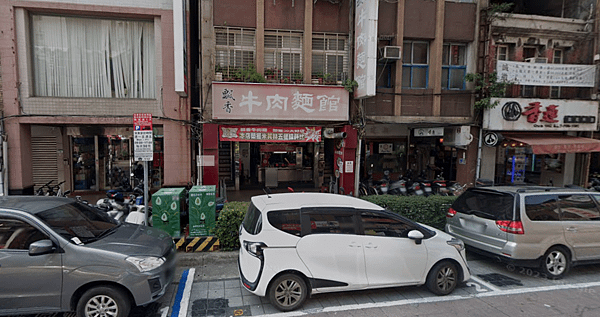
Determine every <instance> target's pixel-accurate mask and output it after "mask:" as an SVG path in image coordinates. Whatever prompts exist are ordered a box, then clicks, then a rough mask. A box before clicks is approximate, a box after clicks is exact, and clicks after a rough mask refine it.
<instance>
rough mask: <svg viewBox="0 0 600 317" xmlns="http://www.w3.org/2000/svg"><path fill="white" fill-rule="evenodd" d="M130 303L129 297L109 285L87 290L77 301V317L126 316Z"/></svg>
mask: <svg viewBox="0 0 600 317" xmlns="http://www.w3.org/2000/svg"><path fill="white" fill-rule="evenodd" d="M130 309H131V304H130V301H129V297H128V296H127V295H126V294H125V293H123V292H122V291H121V290H119V289H117V288H115V287H111V286H99V287H94V288H91V289H89V290H87V291H86V292H85V293H83V295H82V296H81V298H80V299H79V302H77V317H127V316H128V315H129V310H130Z"/></svg>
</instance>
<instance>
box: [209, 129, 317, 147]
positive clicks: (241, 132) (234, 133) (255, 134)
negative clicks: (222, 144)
mask: <svg viewBox="0 0 600 317" xmlns="http://www.w3.org/2000/svg"><path fill="white" fill-rule="evenodd" d="M219 140H221V141H239V142H287V143H289V142H321V127H269V126H235V125H222V126H219Z"/></svg>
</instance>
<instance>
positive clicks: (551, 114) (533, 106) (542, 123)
mask: <svg viewBox="0 0 600 317" xmlns="http://www.w3.org/2000/svg"><path fill="white" fill-rule="evenodd" d="M496 100H497V101H499V103H498V105H497V106H496V107H494V108H491V109H486V110H485V111H484V112H483V128H484V129H488V130H495V131H506V130H510V131H596V130H597V129H598V102H597V101H586V100H564V99H526V98H515V99H509V98H493V99H492V102H494V101H496Z"/></svg>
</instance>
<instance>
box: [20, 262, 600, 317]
mask: <svg viewBox="0 0 600 317" xmlns="http://www.w3.org/2000/svg"><path fill="white" fill-rule="evenodd" d="M467 258H468V263H469V266H470V268H471V273H472V279H471V280H470V281H469V282H467V283H465V284H463V285H461V286H460V287H458V288H457V289H456V290H455V291H454V292H453V293H452V294H450V295H448V296H435V295H433V294H432V293H430V292H429V291H428V290H427V289H426V288H425V287H423V286H422V287H395V288H385V289H377V290H366V291H353V292H340V293H330V294H319V295H315V296H313V297H311V298H310V299H308V300H307V302H306V304H305V305H304V306H303V307H302V308H301V309H300V310H297V311H293V312H289V313H281V312H279V311H277V310H276V309H275V308H273V306H272V305H271V304H270V303H269V302H268V300H266V299H265V298H260V297H257V296H255V295H253V294H251V293H249V292H247V291H246V290H244V289H243V288H242V287H241V285H240V282H239V279H238V272H237V252H206V253H180V254H178V269H177V274H176V280H175V281H174V283H173V284H172V285H171V286H170V288H169V290H168V292H167V294H166V295H165V296H163V297H162V298H161V299H160V300H159V301H158V302H157V303H154V304H151V305H148V306H146V307H137V308H135V309H133V310H132V312H131V314H130V316H132V317H142V316H143V317H206V316H216V317H217V316H219V317H220V316H265V315H268V316H269V317H276V316H486V317H496V316H498V317H500V316H501V317H505V316H600V300H599V298H600V297H599V295H600V265H586V266H578V267H574V268H572V269H571V271H570V273H569V274H568V275H567V276H566V277H565V278H564V279H562V280H558V281H553V280H548V279H546V278H544V277H543V276H541V274H540V273H539V272H537V271H536V270H531V269H525V268H519V267H516V268H515V267H510V266H506V265H503V264H501V263H497V262H495V261H494V260H492V259H489V258H485V257H481V256H478V255H474V254H471V253H469V254H468V257H467ZM32 316H33V315H31V316H27V317H32ZM37 316H39V317H50V316H52V317H54V316H56V317H60V316H69V317H70V316H74V314H72V313H69V314H53V315H50V314H45V315H44V314H41V315H37Z"/></svg>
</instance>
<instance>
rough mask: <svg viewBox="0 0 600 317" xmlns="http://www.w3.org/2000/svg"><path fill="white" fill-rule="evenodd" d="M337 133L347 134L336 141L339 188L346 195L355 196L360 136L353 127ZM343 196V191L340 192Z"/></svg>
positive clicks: (335, 168)
mask: <svg viewBox="0 0 600 317" xmlns="http://www.w3.org/2000/svg"><path fill="white" fill-rule="evenodd" d="M336 132H346V138H344V139H338V140H336V146H335V153H334V156H333V157H334V164H335V165H334V173H336V172H335V171H338V172H339V175H340V178H339V187H340V188H344V194H346V195H349V194H350V193H353V194H354V191H355V188H354V179H355V177H356V175H355V173H354V169H355V167H356V147H357V145H358V134H357V131H356V129H354V128H353V127H352V126H351V125H345V126H344V127H343V128H341V129H339V130H336ZM336 174H337V173H336ZM340 194H341V191H340Z"/></svg>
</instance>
